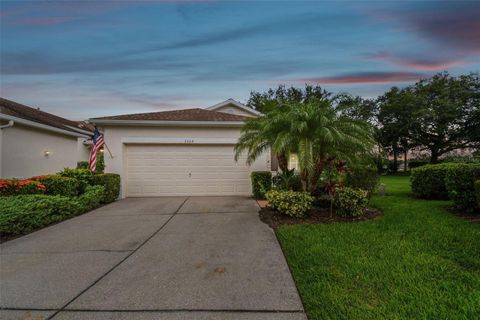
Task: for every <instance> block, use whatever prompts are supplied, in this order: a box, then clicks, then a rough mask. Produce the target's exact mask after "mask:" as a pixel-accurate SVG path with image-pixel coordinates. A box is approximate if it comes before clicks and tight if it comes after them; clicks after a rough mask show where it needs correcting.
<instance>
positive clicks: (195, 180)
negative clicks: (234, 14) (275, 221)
mask: <svg viewBox="0 0 480 320" xmlns="http://www.w3.org/2000/svg"><path fill="white" fill-rule="evenodd" d="M258 115H259V113H258V112H257V111H255V110H253V109H250V108H248V107H246V106H244V105H242V104H240V103H238V102H236V101H234V100H231V99H229V100H226V101H224V102H222V103H219V104H217V105H215V106H212V107H210V108H207V109H186V110H175V111H164V112H152V113H139V114H129V115H119V116H111V117H102V118H93V119H90V120H89V122H91V123H94V124H96V125H97V126H98V127H100V128H102V129H103V132H104V136H105V142H106V144H107V146H108V147H109V149H110V151H111V152H112V154H113V158H112V157H110V156H109V155H108V154H105V165H106V171H107V172H114V173H118V174H120V175H121V177H122V192H121V194H122V197H148V196H180V195H182V196H184V195H196V196H197V195H206V196H214V195H251V184H250V173H251V172H252V171H256V170H270V169H271V167H270V153H269V152H267V153H266V154H264V155H263V156H262V157H260V158H259V159H257V161H256V162H255V163H254V164H253V165H252V166H247V165H246V163H245V157H242V158H241V159H239V161H238V162H235V160H234V150H233V147H234V145H235V143H236V142H237V140H238V138H239V136H240V129H241V127H242V125H243V123H244V121H245V120H246V119H248V117H255V116H258Z"/></svg>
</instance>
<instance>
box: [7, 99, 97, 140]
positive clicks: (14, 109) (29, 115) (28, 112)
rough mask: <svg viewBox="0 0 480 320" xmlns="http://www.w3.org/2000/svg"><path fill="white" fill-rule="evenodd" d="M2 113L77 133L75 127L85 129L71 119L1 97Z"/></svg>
mask: <svg viewBox="0 0 480 320" xmlns="http://www.w3.org/2000/svg"><path fill="white" fill-rule="evenodd" d="M0 113H3V114H6V115H10V116H13V117H17V118H21V119H25V120H29V121H33V122H37V123H40V124H44V125H47V126H51V127H55V128H59V129H63V130H67V131H71V132H75V133H79V132H78V131H77V130H75V129H73V128H78V129H83V130H85V129H84V128H80V127H79V126H78V123H76V122H75V121H71V120H68V119H65V118H62V117H59V116H56V115H54V114H51V113H48V112H45V111H41V110H39V109H35V108H32V107H28V106H26V105H23V104H20V103H17V102H14V101H11V100H8V99H4V98H0ZM87 130H88V129H87Z"/></svg>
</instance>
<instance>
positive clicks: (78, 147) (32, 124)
mask: <svg viewBox="0 0 480 320" xmlns="http://www.w3.org/2000/svg"><path fill="white" fill-rule="evenodd" d="M90 136H91V132H90V131H88V128H85V127H84V128H81V127H80V126H79V124H78V123H76V122H74V121H70V120H67V119H65V118H62V117H58V116H56V115H53V114H50V113H47V112H44V111H41V110H39V109H35V108H31V107H28V106H25V105H23V104H20V103H16V102H13V101H10V100H7V99H3V98H0V178H28V177H32V176H36V175H42V174H49V173H55V172H58V171H60V170H62V169H64V168H75V167H76V165H77V162H78V161H81V160H87V159H88V154H89V149H88V145H87V144H86V140H87V139H89V137H90Z"/></svg>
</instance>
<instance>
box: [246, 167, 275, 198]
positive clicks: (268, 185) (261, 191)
mask: <svg viewBox="0 0 480 320" xmlns="http://www.w3.org/2000/svg"><path fill="white" fill-rule="evenodd" d="M250 177H251V179H252V193H253V196H254V197H255V199H264V198H265V193H266V192H268V191H270V190H271V189H272V173H271V172H270V171H254V172H252V173H251V175H250Z"/></svg>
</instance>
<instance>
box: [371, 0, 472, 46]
mask: <svg viewBox="0 0 480 320" xmlns="http://www.w3.org/2000/svg"><path fill="white" fill-rule="evenodd" d="M405 3H406V4H405ZM405 3H401V4H399V5H397V6H395V5H394V6H386V7H384V8H383V9H378V7H379V6H376V7H375V8H374V9H370V11H369V12H368V14H369V15H370V16H371V17H374V18H375V19H377V20H378V21H382V22H392V21H393V22H397V23H400V26H398V25H397V27H396V28H395V30H397V31H400V32H414V33H416V34H418V35H420V36H422V37H423V38H424V39H425V40H427V41H429V42H432V43H435V44H437V45H440V46H442V47H443V48H445V49H447V50H449V51H452V52H464V53H466V54H467V53H468V54H471V53H474V54H475V53H480V2H479V1H425V2H418V1H414V2H405Z"/></svg>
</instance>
